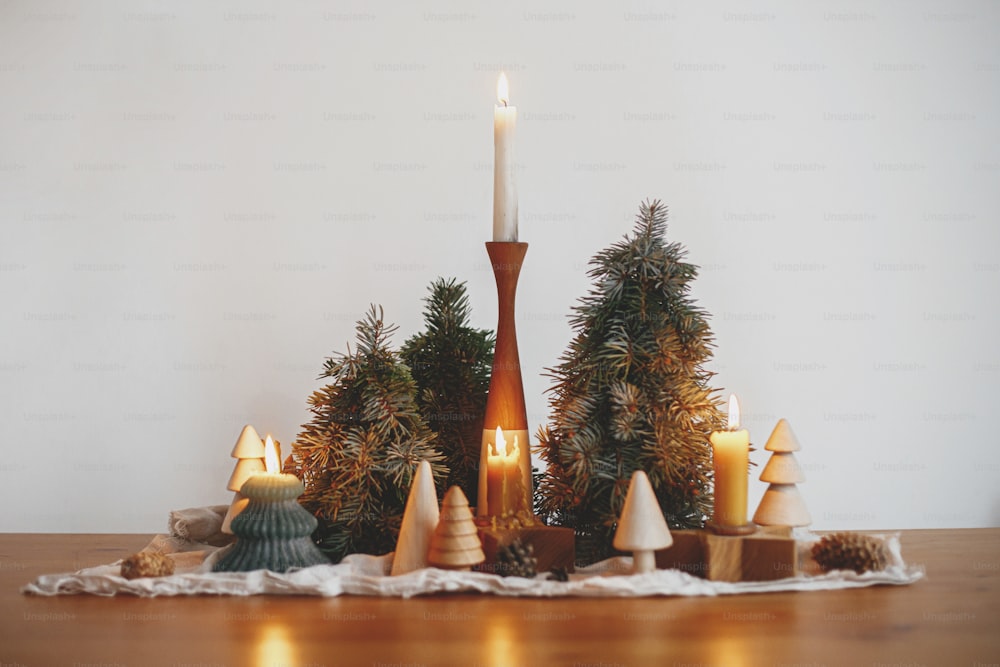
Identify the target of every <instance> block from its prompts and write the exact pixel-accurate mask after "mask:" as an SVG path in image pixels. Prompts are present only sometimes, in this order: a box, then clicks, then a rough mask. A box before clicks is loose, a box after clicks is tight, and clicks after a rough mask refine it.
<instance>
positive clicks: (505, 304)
mask: <svg viewBox="0 0 1000 667" xmlns="http://www.w3.org/2000/svg"><path fill="white" fill-rule="evenodd" d="M486 252H487V253H488V254H489V256H490V262H491V263H492V266H493V276H494V278H495V279H496V283H497V307H498V317H497V333H496V348H495V350H494V353H493V374H492V375H491V377H490V391H489V395H488V397H487V399H486V414H485V417H484V420H483V442H482V449H481V450H480V456H479V493H478V496H477V498H476V515H477V516H496V515H499V514H500V513H501V512H500V511H498V509H497V508H490V507H489V506H488V503H487V492H488V488H487V484H488V482H487V461H488V459H489V454H490V451H491V448H492V447H493V446H494V445H495V442H496V430H497V427H500V428H501V429H503V435H504V439H505V440H506V442H507V447H508V448H512V447H513V445H514V441H515V439H516V440H517V446H518V449H519V454H520V458H519V462H518V468H519V471H520V473H521V484H520V485H517V486H519V487H520V488H519V489H517V494H518V497H517V499H516V500H514V501H513V502H510V503H508V508H507V509H508V510H510V511H513V512H517V511H527V512H531V498H532V487H531V442H530V440H529V436H528V416H527V411H526V410H525V407H524V385H523V383H522V382H521V360H520V357H519V355H518V352H517V331H516V328H515V326H514V298H515V295H516V293H517V278H518V276H519V275H520V273H521V264H522V262H523V261H524V255H525V253H527V252H528V244H527V243H519V242H496V241H494V242H488V243H487V244H486Z"/></svg>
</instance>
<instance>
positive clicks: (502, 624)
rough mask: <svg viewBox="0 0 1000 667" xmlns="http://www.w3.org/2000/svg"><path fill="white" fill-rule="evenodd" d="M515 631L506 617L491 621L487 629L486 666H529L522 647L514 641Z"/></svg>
mask: <svg viewBox="0 0 1000 667" xmlns="http://www.w3.org/2000/svg"><path fill="white" fill-rule="evenodd" d="M514 637H515V631H514V628H512V627H511V626H510V622H509V619H507V618H506V617H500V618H496V619H493V620H491V621H490V624H489V626H488V627H487V629H486V647H485V648H486V664H487V665H489V667H522V665H525V664H527V663H526V662H525V659H524V656H523V655H521V646H520V644H518V643H517V642H515V641H514Z"/></svg>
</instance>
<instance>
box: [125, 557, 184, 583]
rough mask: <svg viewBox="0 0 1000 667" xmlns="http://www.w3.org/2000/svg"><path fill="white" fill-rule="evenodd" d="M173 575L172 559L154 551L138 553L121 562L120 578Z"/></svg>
mask: <svg viewBox="0 0 1000 667" xmlns="http://www.w3.org/2000/svg"><path fill="white" fill-rule="evenodd" d="M173 573H174V559H173V558H170V556H164V555H163V554H161V553H157V552H155V551H140V552H139V553H137V554H132V555H131V556H129V557H128V558H126V559H125V560H123V561H122V576H123V577H125V578H126V579H139V578H140V577H165V576H167V575H170V574H173Z"/></svg>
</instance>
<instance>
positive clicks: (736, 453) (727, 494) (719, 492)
mask: <svg viewBox="0 0 1000 667" xmlns="http://www.w3.org/2000/svg"><path fill="white" fill-rule="evenodd" d="M728 421H729V429H728V430H726V431H715V432H713V433H712V435H711V436H710V438H709V439H710V440H711V442H712V464H713V467H714V470H715V512H714V513H713V518H712V521H713V523H714V524H715V526H717V527H719V528H725V527H738V526H745V525H746V524H747V478H748V476H749V465H750V432H749V431H747V430H746V429H741V428H740V404H739V401H737V400H736V395H735V394H733V395H730V397H729V420H728Z"/></svg>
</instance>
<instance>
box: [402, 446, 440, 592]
mask: <svg viewBox="0 0 1000 667" xmlns="http://www.w3.org/2000/svg"><path fill="white" fill-rule="evenodd" d="M439 518H440V511H439V509H438V500H437V491H436V490H435V489H434V475H433V473H432V472H431V464H430V463H428V462H427V461H421V462H420V465H419V466H418V467H417V474H416V475H415V476H414V477H413V484H412V485H411V486H410V495H409V496H408V497H407V499H406V510H405V511H404V512H403V525H402V527H401V528H400V529H399V539H398V540H397V541H396V553H395V555H394V556H393V558H392V575H393V576H395V575H397V574H406V573H407V572H412V571H413V570H419V569H421V568H425V567H427V554H428V552H429V551H430V547H431V538H432V537H433V536H434V530H435V529H436V528H437V525H438V519H439Z"/></svg>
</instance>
